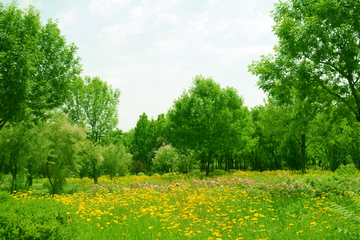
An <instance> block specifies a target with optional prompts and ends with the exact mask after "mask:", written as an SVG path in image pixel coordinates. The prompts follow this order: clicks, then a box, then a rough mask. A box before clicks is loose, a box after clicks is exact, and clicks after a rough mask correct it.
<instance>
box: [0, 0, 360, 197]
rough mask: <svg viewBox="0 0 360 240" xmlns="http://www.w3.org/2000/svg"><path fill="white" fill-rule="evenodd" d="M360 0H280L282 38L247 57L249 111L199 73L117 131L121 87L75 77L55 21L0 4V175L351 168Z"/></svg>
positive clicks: (59, 177)
mask: <svg viewBox="0 0 360 240" xmlns="http://www.w3.org/2000/svg"><path fill="white" fill-rule="evenodd" d="M358 9H360V2H359V1H354V0H344V1H340V2H336V3H335V2H334V1H332V0H325V1H321V2H318V1H316V0H300V1H298V0H297V1H294V0H289V1H287V2H280V3H278V4H276V5H275V10H274V11H273V12H272V17H273V19H274V21H275V26H274V28H273V31H274V34H275V35H276V36H277V37H278V38H279V43H278V45H277V46H275V47H274V53H273V54H269V55H263V56H261V59H260V60H259V61H254V62H253V63H252V64H251V65H249V71H250V72H251V73H252V74H254V75H256V76H258V77H259V81H258V83H257V84H258V86H259V88H261V89H262V90H264V92H266V93H267V94H268V99H267V101H266V102H264V105H262V106H256V107H254V108H252V109H250V110H249V109H248V108H247V107H246V106H244V99H243V98H242V97H241V96H239V94H238V92H237V90H236V89H234V88H231V87H226V88H221V86H220V85H219V84H218V83H216V82H215V81H214V80H213V79H212V78H205V77H203V76H201V75H199V76H196V77H195V78H194V79H193V82H192V85H191V86H190V88H189V89H188V90H187V91H186V90H184V92H183V94H182V95H181V96H180V97H179V98H178V99H177V100H175V101H174V104H173V106H172V107H171V108H170V109H169V110H168V112H167V113H166V114H161V115H159V116H158V117H157V119H149V118H148V116H147V115H146V114H145V113H144V114H142V115H141V116H140V118H139V120H138V122H137V124H136V127H135V128H134V129H131V130H129V131H127V132H123V131H122V130H119V129H116V126H117V124H118V112H117V106H118V104H119V97H120V91H119V90H118V89H113V88H112V86H110V85H108V84H107V83H106V82H105V81H103V80H101V79H100V78H99V77H89V76H85V77H80V73H81V64H80V59H79V58H78V57H76V49H77V48H76V47H75V46H74V45H73V44H67V43H66V41H65V38H64V37H63V36H62V35H61V34H60V30H59V29H58V27H57V23H56V22H54V21H52V20H51V19H49V20H48V22H47V23H46V24H42V22H41V21H40V17H39V12H38V11H37V10H36V9H34V8H33V7H32V6H30V7H29V8H27V9H19V8H18V7H17V4H16V2H13V3H12V4H8V5H3V4H0V14H1V17H0V29H1V31H2V34H1V35H0V49H1V54H0V110H1V111H0V173H1V175H0V176H1V178H2V179H3V177H4V176H5V175H6V174H10V175H11V176H12V181H11V187H10V191H13V190H15V189H17V188H18V187H19V185H20V184H24V183H25V185H27V186H31V184H32V179H33V177H39V176H40V177H46V178H47V179H48V187H49V189H50V191H51V192H52V193H58V192H61V190H62V188H63V186H64V184H65V182H66V178H67V177H71V176H73V177H91V178H93V179H94V182H95V183H97V181H98V177H99V176H100V175H103V174H108V175H110V176H111V177H114V176H122V175H126V174H141V173H145V174H149V175H151V174H154V173H169V172H183V173H189V172H192V171H204V172H206V176H211V175H212V172H215V171H220V172H221V171H231V170H232V169H236V170H238V169H241V170H257V171H265V170H276V169H292V170H302V171H303V172H305V171H306V169H307V168H319V167H320V168H325V169H330V170H335V169H336V168H337V167H338V166H339V165H340V164H350V163H353V164H355V166H356V167H357V168H358V169H359V168H360V154H359V151H360V135H359V130H360V126H359V124H360V123H359V122H360V87H359V79H360V75H359V70H360V64H359V61H360V60H359V59H360V56H359V55H360V52H359V50H358V49H360V46H359V44H360V40H359V36H360V34H359V32H360V23H359V21H360V20H359V19H360V12H359V11H358ZM9 23H11V24H9ZM29 36H31V37H29ZM120 114H121V113H120Z"/></svg>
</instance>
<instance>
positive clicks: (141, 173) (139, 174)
mask: <svg viewBox="0 0 360 240" xmlns="http://www.w3.org/2000/svg"><path fill="white" fill-rule="evenodd" d="M137 175H138V176H145V173H143V172H139V173H138V174H137Z"/></svg>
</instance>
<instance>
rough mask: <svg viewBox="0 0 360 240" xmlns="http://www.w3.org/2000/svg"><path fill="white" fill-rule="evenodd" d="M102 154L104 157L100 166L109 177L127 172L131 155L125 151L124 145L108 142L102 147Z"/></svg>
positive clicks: (123, 174) (126, 173)
mask: <svg viewBox="0 0 360 240" xmlns="http://www.w3.org/2000/svg"><path fill="white" fill-rule="evenodd" d="M102 155H103V158H104V161H103V163H102V166H103V168H104V170H105V171H106V173H108V174H109V175H110V178H113V177H115V176H117V175H118V176H125V175H128V174H129V172H130V165H131V161H132V155H131V154H130V153H127V152H126V149H125V146H124V145H122V144H120V145H117V146H115V145H113V144H110V145H109V146H106V147H104V148H103V151H102Z"/></svg>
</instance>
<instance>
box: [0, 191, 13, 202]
mask: <svg viewBox="0 0 360 240" xmlns="http://www.w3.org/2000/svg"><path fill="white" fill-rule="evenodd" d="M12 199H13V197H12V196H11V195H10V194H9V193H6V192H0V203H2V202H6V201H10V200H12Z"/></svg>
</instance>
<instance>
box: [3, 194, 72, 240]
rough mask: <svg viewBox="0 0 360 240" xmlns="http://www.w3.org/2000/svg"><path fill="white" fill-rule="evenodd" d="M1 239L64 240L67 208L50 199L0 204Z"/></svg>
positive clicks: (9, 201)
mask: <svg viewBox="0 0 360 240" xmlns="http://www.w3.org/2000/svg"><path fill="white" fill-rule="evenodd" d="M0 209H1V211H0V239H9V240H12V239H65V238H69V236H67V234H68V233H67V232H68V231H67V229H66V227H67V224H68V223H67V221H68V219H67V215H66V207H65V205H63V204H62V203H59V202H57V201H55V200H51V199H36V200H29V199H26V200H24V201H23V200H14V199H12V200H8V201H5V202H1V203H0Z"/></svg>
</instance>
